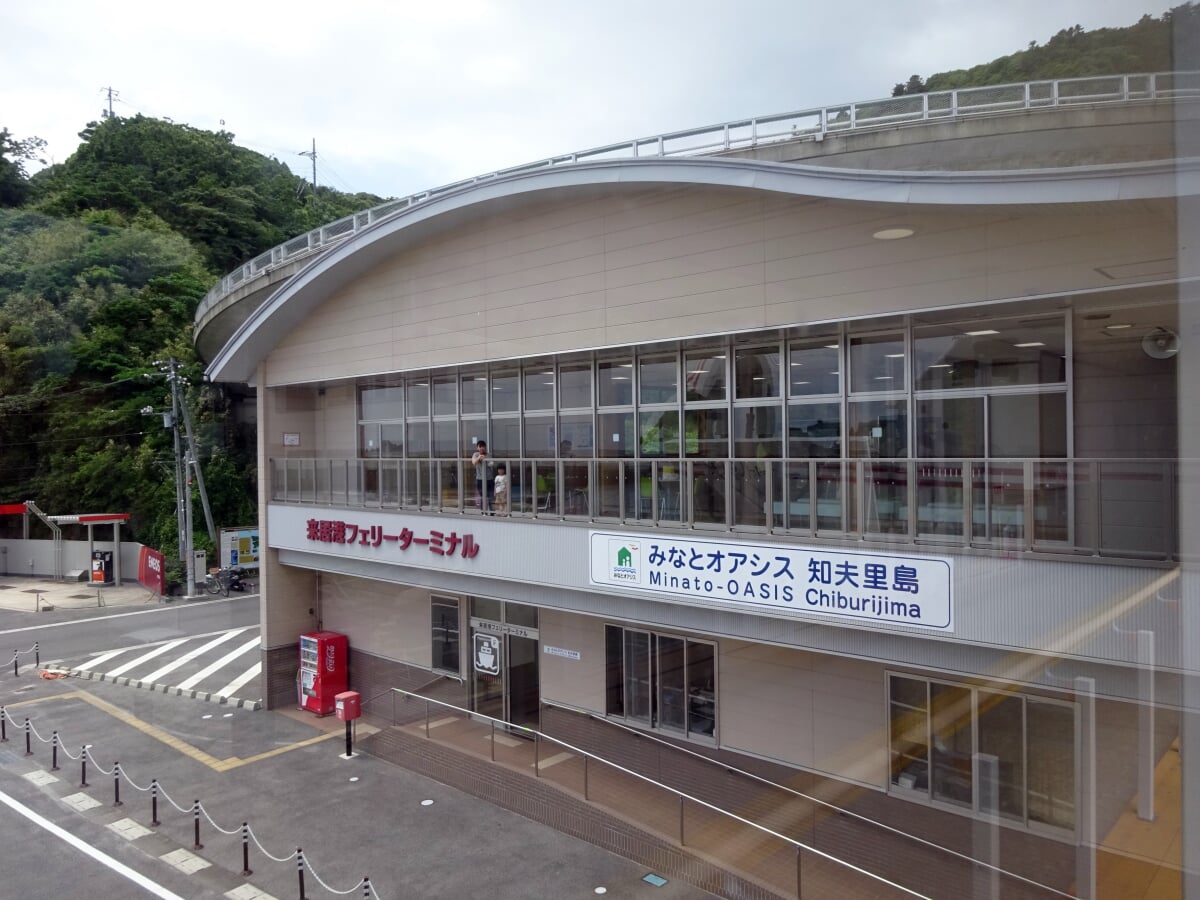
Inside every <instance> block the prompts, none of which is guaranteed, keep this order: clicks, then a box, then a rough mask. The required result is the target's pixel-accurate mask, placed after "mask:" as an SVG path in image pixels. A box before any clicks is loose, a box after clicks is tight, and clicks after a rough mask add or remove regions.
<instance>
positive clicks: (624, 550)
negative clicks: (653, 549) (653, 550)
mask: <svg viewBox="0 0 1200 900" xmlns="http://www.w3.org/2000/svg"><path fill="white" fill-rule="evenodd" d="M608 556H609V562H610V563H611V565H612V577H613V579H614V580H615V581H628V582H630V583H632V584H637V583H638V582H639V581H641V576H640V575H639V572H638V569H639V566H640V565H641V562H642V551H641V546H640V545H639V544H637V543H635V542H633V541H611V540H610V541H609V542H608Z"/></svg>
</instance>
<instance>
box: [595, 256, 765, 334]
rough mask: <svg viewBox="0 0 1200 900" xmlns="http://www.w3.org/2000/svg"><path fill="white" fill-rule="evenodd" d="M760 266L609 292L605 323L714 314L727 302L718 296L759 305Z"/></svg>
mask: <svg viewBox="0 0 1200 900" xmlns="http://www.w3.org/2000/svg"><path fill="white" fill-rule="evenodd" d="M762 284H763V281H762V266H761V265H760V264H757V263H756V264H753V265H749V266H739V267H738V268H736V269H721V270H719V271H716V272H708V273H705V274H703V275H685V276H681V277H679V278H669V279H666V280H663V281H652V282H647V283H644V284H636V285H630V286H629V287H624V288H616V289H610V290H609V291H608V294H607V295H608V321H609V322H611V323H613V324H623V323H624V322H628V321H637V320H639V319H662V318H665V317H677V316H687V315H689V314H690V313H691V312H697V313H705V312H715V311H716V310H718V309H720V308H721V307H720V306H718V305H717V304H719V303H723V302H727V301H726V300H725V299H723V298H722V296H721V295H725V294H730V295H734V296H737V297H738V299H737V302H738V304H739V305H748V304H752V303H755V302H757V303H761V302H762V300H763V290H762Z"/></svg>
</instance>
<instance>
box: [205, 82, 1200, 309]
mask: <svg viewBox="0 0 1200 900" xmlns="http://www.w3.org/2000/svg"><path fill="white" fill-rule="evenodd" d="M1198 95H1200V72H1157V73H1145V74H1136V75H1096V76H1092V77H1088V78H1062V79H1056V80H1053V81H1030V82H1025V83H1021V84H994V85H988V86H986V87H972V88H960V89H958V90H952V91H934V92H932V93H928V94H914V95H911V96H903V97H888V98H886V99H882V100H866V101H860V102H857V103H840V104H837V105H834V106H823V107H817V108H813V109H802V110H796V111H794V112H786V113H778V114H775V115H769V116H757V117H755V118H751V119H738V120H736V121H732V122H723V123H721V124H718V125H705V126H701V127H699V128H689V129H687V130H685V131H673V132H669V133H665V134H657V135H651V136H649V137H642V138H635V139H633V140H628V141H621V142H620V143H616V144H608V145H606V146H603V147H593V148H592V149H590V150H579V151H576V152H574V153H564V154H561V155H559V156H551V157H548V158H547V159H541V160H538V161H537V162H531V163H525V164H523V165H519V166H513V167H511V168H508V169H500V170H499V171H496V172H488V173H486V174H484V175H476V176H475V177H473V178H467V179H464V180H462V181H455V182H453V183H451V184H444V185H442V186H440V187H435V188H430V189H428V190H424V191H421V192H419V193H416V194H412V195H411V196H408V197H401V198H400V199H398V200H389V201H388V202H387V203H384V204H381V205H380V206H375V207H372V208H371V209H367V210H363V211H362V212H358V213H354V215H351V216H346V217H345V218H342V219H338V220H337V221H336V222H330V223H329V224H328V225H322V226H321V227H320V228H314V229H313V230H312V231H310V232H308V233H307V234H301V235H297V236H296V237H294V238H292V239H290V240H288V241H286V242H284V243H282V244H280V245H279V246H278V247H273V248H271V249H270V250H267V251H266V252H264V253H261V254H260V255H258V256H256V257H255V258H254V259H252V260H250V261H249V262H247V263H245V264H244V265H242V266H240V267H238V268H237V269H234V270H233V271H232V272H230V273H229V274H227V275H225V276H224V277H222V278H221V280H220V281H218V282H217V283H216V285H214V286H213V288H212V289H211V290H210V291H209V292H208V293H207V294H206V295H205V296H204V299H203V300H201V301H200V305H199V307H198V308H197V310H196V321H197V322H200V321H201V320H202V319H203V318H204V317H205V316H206V315H207V314H208V312H209V310H211V309H212V307H213V306H215V305H216V304H218V303H220V301H221V300H222V299H223V298H224V297H225V296H226V295H227V294H229V293H230V292H232V291H233V290H235V289H236V288H237V287H238V286H239V285H241V284H243V283H245V282H248V281H251V280H253V279H254V278H256V277H257V276H259V275H263V274H265V273H267V272H270V271H271V270H272V269H275V268H277V267H279V266H281V265H283V264H285V263H288V262H291V261H293V260H298V259H301V258H303V257H306V256H309V255H311V254H315V253H319V252H321V251H322V250H325V249H328V248H329V247H332V246H334V245H336V244H338V243H340V242H342V241H344V240H346V239H347V238H350V237H353V236H354V235H356V234H358V232H359V231H361V230H362V229H364V228H366V227H368V226H370V225H374V224H375V223H376V222H380V221H382V220H384V219H389V218H391V217H392V216H394V215H398V214H400V213H402V212H404V211H405V210H407V209H410V208H411V207H414V206H418V205H420V204H422V203H424V202H425V201H427V200H431V199H435V198H437V197H442V196H446V195H448V194H453V193H455V192H457V191H461V190H465V189H468V188H471V187H474V186H475V185H477V184H479V183H481V182H488V181H491V180H493V179H496V178H502V177H507V176H511V175H521V174H524V173H533V172H538V171H542V170H546V169H552V168H556V167H559V166H564V165H573V164H575V163H581V162H600V161H604V160H617V159H646V158H651V159H652V158H656V157H667V156H705V155H709V156H711V155H715V154H719V153H727V152H730V151H736V150H747V149H752V148H754V147H759V146H762V145H764V144H771V143H779V142H783V141H801V140H809V141H821V140H824V138H825V136H826V135H828V134H843V133H847V132H858V131H869V130H871V129H876V128H891V127H895V126H897V125H923V124H936V123H938V122H945V121H948V120H953V119H955V118H959V117H973V118H978V117H980V116H994V115H1007V114H1010V113H1013V112H1020V111H1023V110H1037V109H1054V108H1061V107H1068V106H1084V105H1095V104H1115V103H1131V102H1145V101H1148V100H1162V99H1170V98H1173V97H1181V96H1198Z"/></svg>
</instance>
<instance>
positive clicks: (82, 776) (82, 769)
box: [79, 744, 88, 787]
mask: <svg viewBox="0 0 1200 900" xmlns="http://www.w3.org/2000/svg"><path fill="white" fill-rule="evenodd" d="M79 786H80V787H87V786H88V783H87V744H84V745H83V746H82V747H80V748H79Z"/></svg>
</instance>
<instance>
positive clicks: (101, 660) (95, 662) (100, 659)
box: [75, 648, 128, 672]
mask: <svg viewBox="0 0 1200 900" xmlns="http://www.w3.org/2000/svg"><path fill="white" fill-rule="evenodd" d="M127 649H128V648H123V649H121V650H110V651H109V652H108V653H102V654H100V655H99V656H97V657H96V658H95V659H89V660H88V661H87V662H85V663H83V664H82V665H79V666H76V667H75V668H77V669H79V670H80V671H81V672H87V671H89V670H90V669H94V668H96V666H102V665H104V664H105V663H106V662H108V661H109V660H110V659H114V658H115V657H118V656H120V655H121V654H122V653H124V652H125V650H127Z"/></svg>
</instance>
